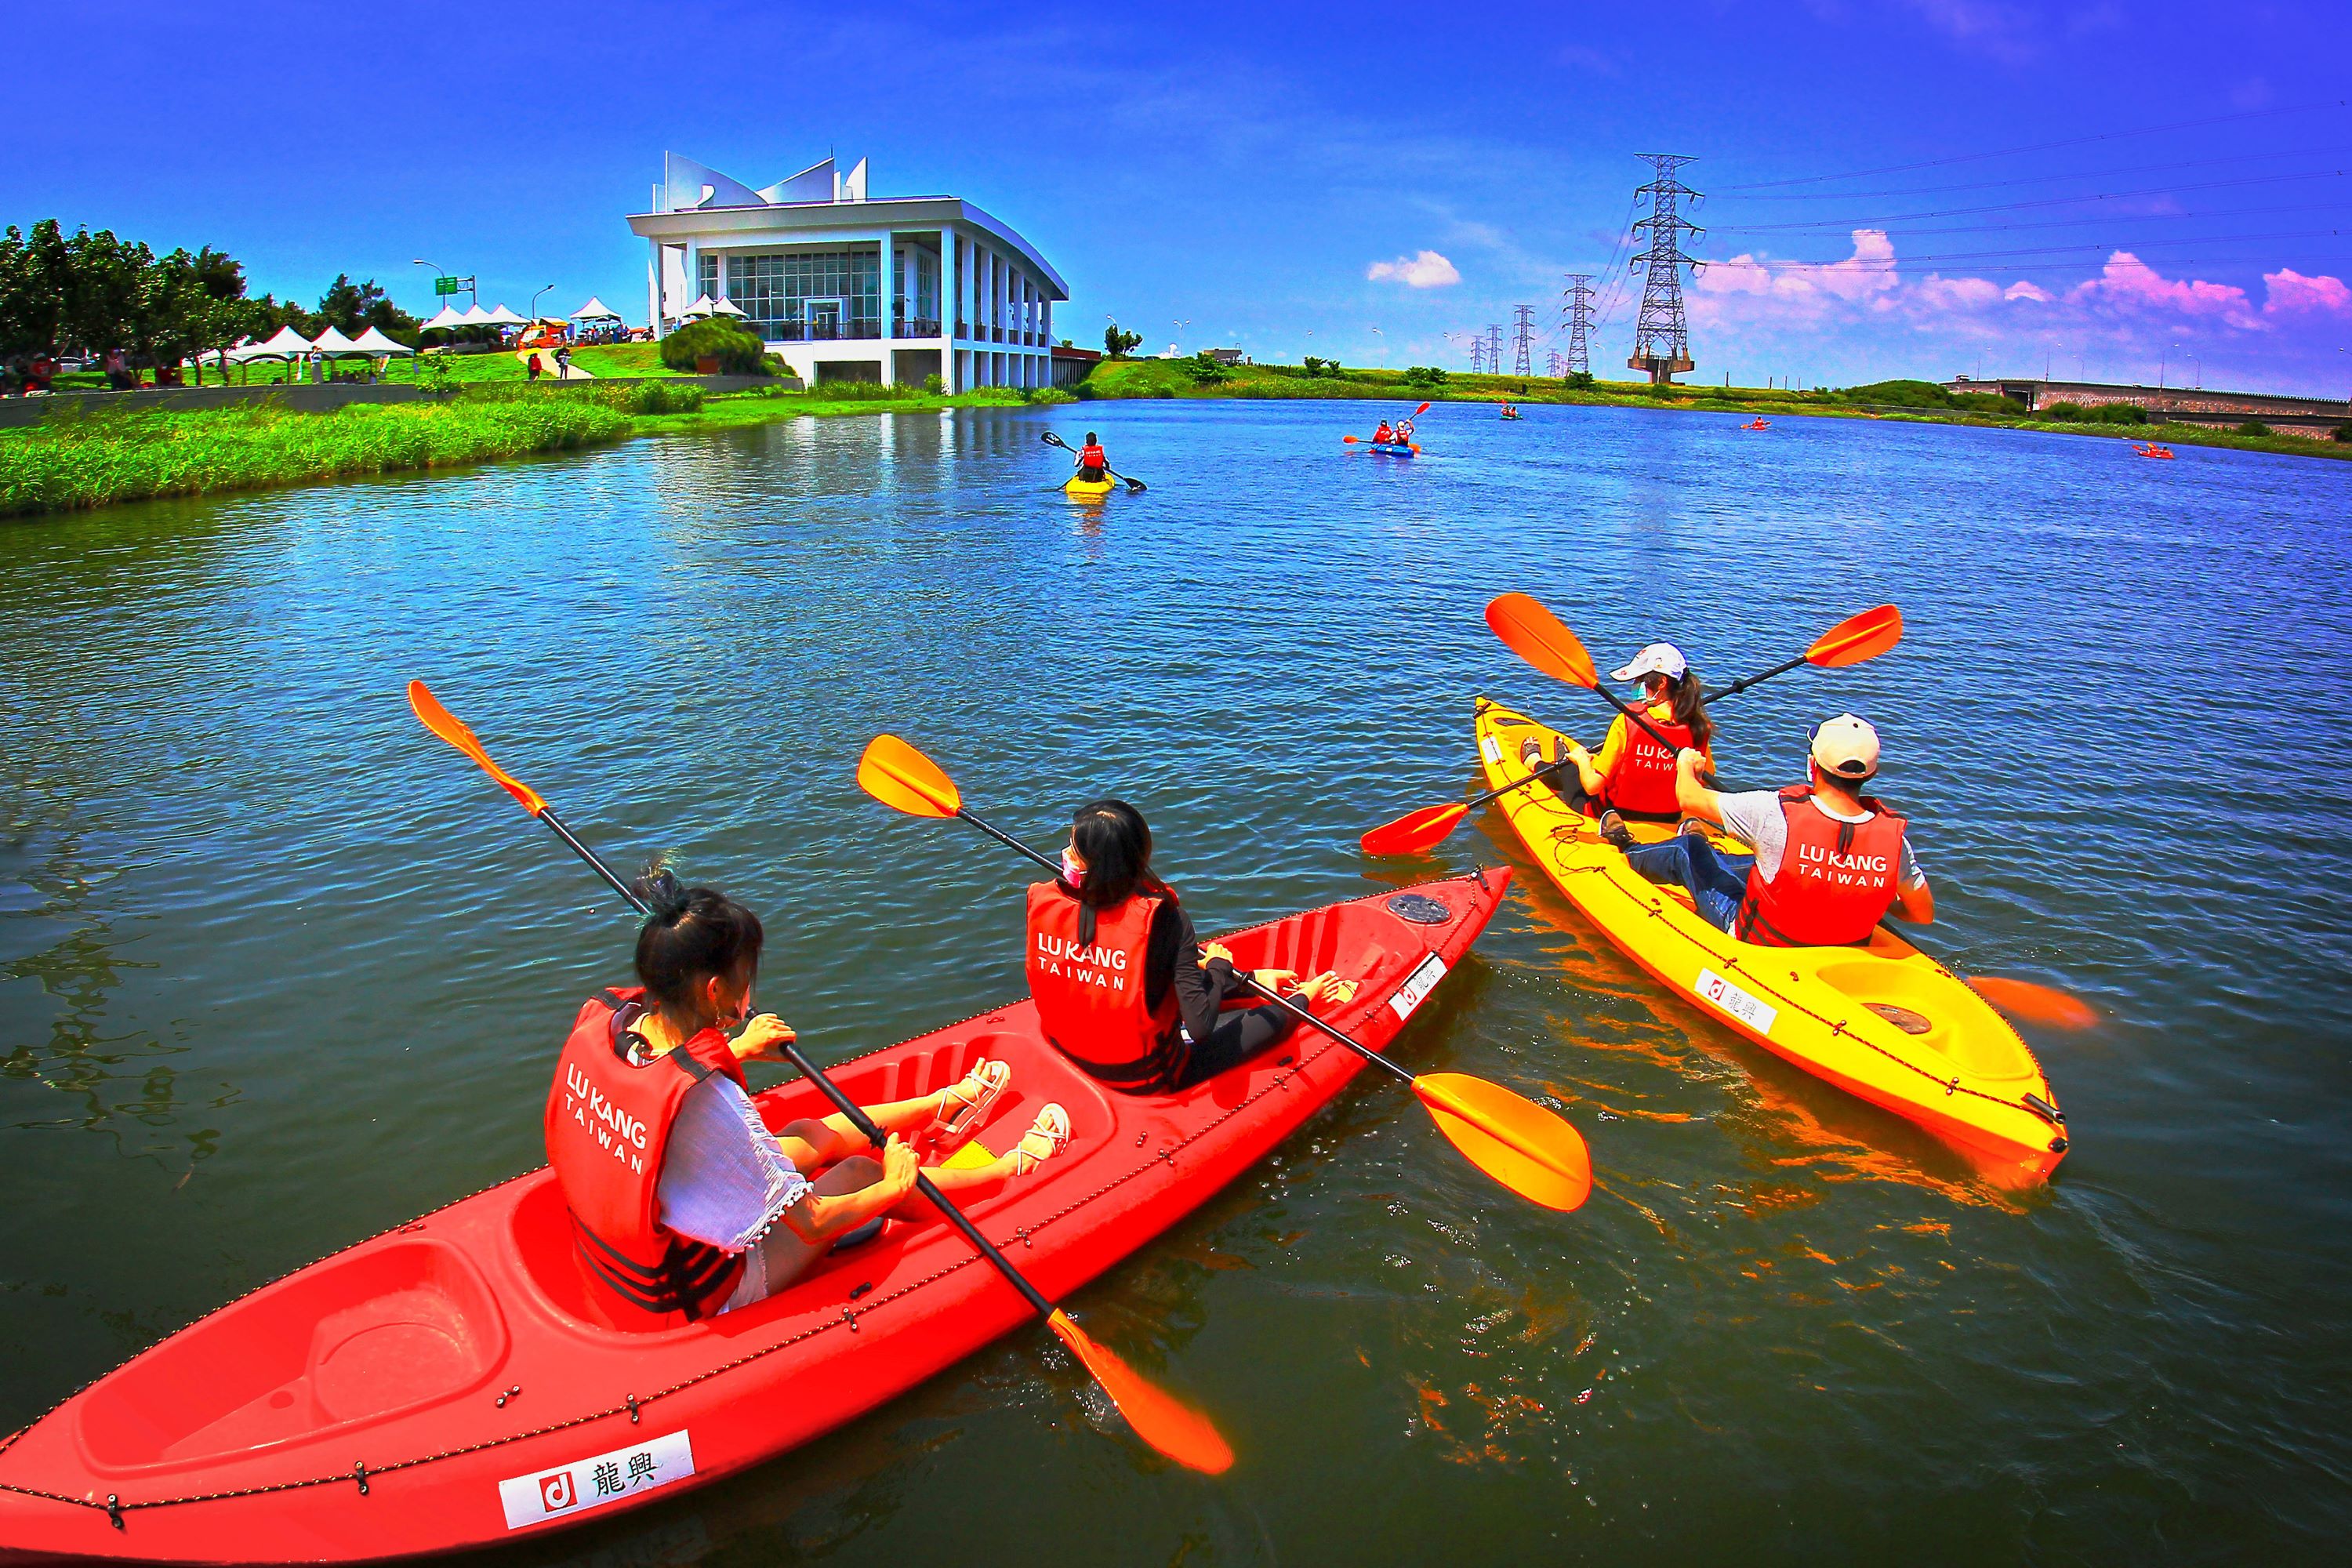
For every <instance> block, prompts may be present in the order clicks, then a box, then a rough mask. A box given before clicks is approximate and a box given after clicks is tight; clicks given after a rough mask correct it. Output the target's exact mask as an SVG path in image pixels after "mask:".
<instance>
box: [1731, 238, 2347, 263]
mask: <svg viewBox="0 0 2352 1568" xmlns="http://www.w3.org/2000/svg"><path fill="white" fill-rule="evenodd" d="M2344 232H2345V231H2344V230H2342V229H2340V228H2305V229H2291V230H2286V231H2283V232H2280V233H2276V234H2228V235H2214V234H2207V235H2199V236H2196V237H2193V238H2182V239H2137V240H2133V241H2131V242H2130V243H2129V245H2127V246H2122V245H2116V244H2113V243H2110V242H2108V241H2105V240H2085V241H2084V242H2083V243H2082V244H2080V245H2045V246H2027V247H2021V248H2018V249H2015V250H1969V251H1956V252H1953V253H1950V254H1948V255H1944V256H1904V257H1893V256H1883V257H1882V256H1864V257H1841V258H1838V259H1837V260H1835V261H1789V260H1773V261H1757V260H1748V261H1729V260H1710V261H1708V262H1706V264H1705V265H1707V266H1711V267H1732V266H1737V267H1761V268H1767V269H1768V270H1774V271H1782V270H1801V269H1804V268H1823V267H1843V268H1849V269H1853V270H1860V269H1863V268H1874V267H1882V268H1892V267H1895V266H1896V265H1898V263H1899V264H1900V265H1902V266H1906V267H1916V266H1920V265H1922V264H1923V263H1926V262H1930V261H1935V262H1944V261H1975V260H1978V259H1980V258H1981V259H1985V260H2001V259H2006V258H2014V257H2020V256H2078V255H2081V254H2082V253H2083V252H2084V251H2093V250H2123V249H2130V250H2154V249H2156V248H2157V247H2159V246H2162V247H2172V246H2177V245H2239V244H2251V243H2252V242H2253V241H2255V240H2269V239H2323V238H2327V237H2333V236H2340V235H2342V234H2343V233H2344Z"/></svg>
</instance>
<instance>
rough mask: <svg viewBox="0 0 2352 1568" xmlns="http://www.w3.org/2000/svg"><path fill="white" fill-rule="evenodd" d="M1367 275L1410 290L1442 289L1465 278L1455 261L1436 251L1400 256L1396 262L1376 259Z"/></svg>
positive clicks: (1374, 279) (1377, 280) (1373, 279)
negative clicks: (1398, 284)
mask: <svg viewBox="0 0 2352 1568" xmlns="http://www.w3.org/2000/svg"><path fill="white" fill-rule="evenodd" d="M1364 276H1365V277H1367V278H1369V279H1371V280H1372V281H1373V282H1375V283H1402V284H1403V285H1404V286H1405V287H1406V288H1408V289H1442V288H1444V287H1445V286H1446V285H1447V284H1449V283H1459V282H1461V281H1462V274H1461V273H1460V272H1458V271H1456V270H1455V269H1454V263H1452V262H1451V261H1448V260H1446V259H1445V258H1444V257H1443V256H1440V255H1438V254H1437V252H1435V251H1433V250H1424V251H1422V252H1420V253H1419V254H1417V255H1413V256H1400V257H1398V258H1396V259H1395V260H1394V261H1375V262H1373V263H1372V264H1371V265H1370V267H1368V268H1365V269H1364Z"/></svg>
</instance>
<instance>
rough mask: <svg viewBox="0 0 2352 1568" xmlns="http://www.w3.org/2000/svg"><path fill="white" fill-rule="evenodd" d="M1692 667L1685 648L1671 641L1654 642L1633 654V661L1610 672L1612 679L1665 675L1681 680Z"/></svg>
mask: <svg viewBox="0 0 2352 1568" xmlns="http://www.w3.org/2000/svg"><path fill="white" fill-rule="evenodd" d="M1689 669H1690V660H1688V659H1686V658H1684V657H1683V650H1682V649H1680V648H1678V647H1675V645H1674V644H1672V643H1670V642H1654V643H1652V644H1651V645H1650V646H1649V647H1645V648H1643V650H1642V651H1641V652H1639V653H1637V654H1635V655H1634V656H1633V663H1631V664H1629V665H1627V666H1626V667H1625V668H1622V669H1612V670H1611V671H1610V672H1609V679H1612V680H1639V679H1642V677H1643V676H1645V675H1663V676H1664V677H1665V678H1666V679H1669V680H1680V679H1682V678H1683V676H1684V675H1685V673H1686V672H1687V671H1688V670H1689Z"/></svg>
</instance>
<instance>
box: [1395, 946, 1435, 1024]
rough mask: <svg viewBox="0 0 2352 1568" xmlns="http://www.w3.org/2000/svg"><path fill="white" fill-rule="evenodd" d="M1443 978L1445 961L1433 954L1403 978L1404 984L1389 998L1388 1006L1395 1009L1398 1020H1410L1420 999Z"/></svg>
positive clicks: (1419, 1003) (1431, 990)
mask: <svg viewBox="0 0 2352 1568" xmlns="http://www.w3.org/2000/svg"><path fill="white" fill-rule="evenodd" d="M1444 978H1445V960H1444V959H1442V958H1440V957H1438V956H1437V954H1435V953H1431V954H1430V955H1429V956H1428V957H1427V958H1424V959H1423V960H1422V961H1421V963H1420V966H1419V967H1418V968H1416V969H1414V971H1413V972H1412V973H1411V974H1408V975H1406V976H1405V977H1404V984H1402V985H1400V986H1398V987H1397V989H1396V994H1395V995H1393V996H1391V997H1390V998H1389V1005H1390V1006H1391V1007H1393V1008H1395V1009H1396V1016H1397V1017H1398V1018H1399V1019H1405V1018H1410V1017H1412V1010H1413V1009H1414V1008H1415V1007H1418V1006H1420V1005H1421V999H1422V998H1423V997H1424V996H1426V995H1428V994H1430V993H1431V992H1433V991H1434V990H1436V989H1437V983H1438V982H1439V981H1441V980H1443V979H1444Z"/></svg>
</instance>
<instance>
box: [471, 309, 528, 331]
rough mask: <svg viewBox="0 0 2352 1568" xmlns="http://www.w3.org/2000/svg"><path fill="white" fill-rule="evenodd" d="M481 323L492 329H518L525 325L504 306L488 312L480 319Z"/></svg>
mask: <svg viewBox="0 0 2352 1568" xmlns="http://www.w3.org/2000/svg"><path fill="white" fill-rule="evenodd" d="M482 321H483V322H484V323H485V324H486V325H488V326H493V327H520V326H523V325H526V324H527V323H526V322H525V321H523V319H522V318H521V317H520V316H518V315H516V314H515V313H514V312H513V311H512V310H508V309H507V308H506V307H505V306H504V305H500V306H499V307H498V308H497V309H496V310H492V311H490V312H489V313H488V315H486V316H484V317H483V318H482Z"/></svg>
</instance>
